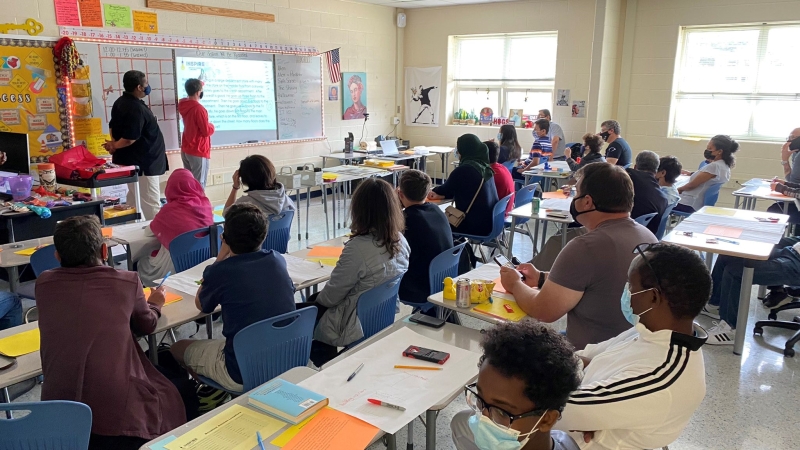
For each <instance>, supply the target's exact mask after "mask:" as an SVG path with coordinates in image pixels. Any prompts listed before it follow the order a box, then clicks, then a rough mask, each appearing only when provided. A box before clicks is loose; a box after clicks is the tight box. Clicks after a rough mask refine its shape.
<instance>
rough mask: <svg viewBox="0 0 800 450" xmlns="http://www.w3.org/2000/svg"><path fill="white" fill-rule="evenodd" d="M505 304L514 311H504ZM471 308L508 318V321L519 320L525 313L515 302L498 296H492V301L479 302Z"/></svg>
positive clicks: (493, 315) (499, 317)
mask: <svg viewBox="0 0 800 450" xmlns="http://www.w3.org/2000/svg"><path fill="white" fill-rule="evenodd" d="M505 305H508V306H509V307H510V308H511V309H512V310H514V312H508V311H506V307H505ZM472 310H473V311H475V312H479V313H481V314H486V315H487V316H492V317H497V318H498V319H503V320H508V321H509V322H519V321H520V320H522V318H523V317H525V316H526V315H527V314H525V313H524V312H523V311H522V308H520V307H519V305H518V304H517V302H512V301H510V300H506V299H504V298H500V297H492V303H481V304H480V305H478V306H476V307H474V308H472Z"/></svg>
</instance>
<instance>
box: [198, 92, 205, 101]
mask: <svg viewBox="0 0 800 450" xmlns="http://www.w3.org/2000/svg"><path fill="white" fill-rule="evenodd" d="M203 94H205V92H201V93H200V95H199V96H198V97H197V98H199V99H200V100H202V99H203Z"/></svg>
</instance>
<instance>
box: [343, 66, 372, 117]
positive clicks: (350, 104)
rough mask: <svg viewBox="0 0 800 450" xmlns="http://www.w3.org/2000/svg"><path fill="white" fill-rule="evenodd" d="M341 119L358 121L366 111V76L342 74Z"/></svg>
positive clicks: (361, 74) (364, 74)
mask: <svg viewBox="0 0 800 450" xmlns="http://www.w3.org/2000/svg"><path fill="white" fill-rule="evenodd" d="M342 85H343V89H344V95H342V119H343V120H359V119H363V118H364V114H365V113H367V114H368V113H369V112H368V111H367V74H366V73H364V72H344V73H343V74H342Z"/></svg>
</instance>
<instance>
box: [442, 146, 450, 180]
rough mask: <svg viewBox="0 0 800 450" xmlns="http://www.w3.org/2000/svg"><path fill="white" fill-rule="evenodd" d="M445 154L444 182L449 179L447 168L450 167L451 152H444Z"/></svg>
mask: <svg viewBox="0 0 800 450" xmlns="http://www.w3.org/2000/svg"><path fill="white" fill-rule="evenodd" d="M442 154H443V155H444V166H442V177H444V179H442V184H444V182H445V181H447V168H448V167H450V152H447V153H442Z"/></svg>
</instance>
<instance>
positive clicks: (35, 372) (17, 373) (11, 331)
mask: <svg viewBox="0 0 800 450" xmlns="http://www.w3.org/2000/svg"><path fill="white" fill-rule="evenodd" d="M37 327H38V325H37V324H36V322H33V323H26V324H24V325H20V326H17V327H13V328H8V329H6V330H2V331H0V338H5V337H9V336H13V335H15V334H17V333H22V332H24V331H29V330H33V329H35V328H37ZM2 358H3V359H4V360H5V359H6V358H5V357H2ZM41 374H42V360H41V358H40V357H39V352H33V353H28V354H27V355H22V356H20V357H18V358H17V363H16V364H14V365H13V366H11V367H10V368H8V369H6V370H0V388H2V389H3V392H2V397H0V402H3V403H10V402H11V396H10V395H9V394H8V387H9V386H11V385H12V384H16V383H20V382H22V381H25V380H29V379H31V378H34V377H37V376H39V375H41ZM9 418H10V417H9Z"/></svg>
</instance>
